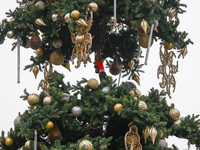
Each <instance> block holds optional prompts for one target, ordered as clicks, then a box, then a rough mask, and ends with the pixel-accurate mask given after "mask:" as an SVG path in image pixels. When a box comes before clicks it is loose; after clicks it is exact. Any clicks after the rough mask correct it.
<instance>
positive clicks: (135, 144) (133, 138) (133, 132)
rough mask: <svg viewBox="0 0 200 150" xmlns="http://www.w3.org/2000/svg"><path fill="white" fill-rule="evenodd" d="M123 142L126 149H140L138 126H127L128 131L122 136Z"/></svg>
mask: <svg viewBox="0 0 200 150" xmlns="http://www.w3.org/2000/svg"><path fill="white" fill-rule="evenodd" d="M124 143H125V148H126V150H142V145H141V144H140V135H139V134H138V128H137V127H136V126H135V125H131V126H130V127H129V131H128V132H127V133H126V134H125V137H124Z"/></svg>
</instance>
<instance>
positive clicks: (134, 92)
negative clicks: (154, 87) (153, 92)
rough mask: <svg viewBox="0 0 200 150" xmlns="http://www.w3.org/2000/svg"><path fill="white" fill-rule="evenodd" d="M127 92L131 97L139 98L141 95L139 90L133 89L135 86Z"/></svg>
mask: <svg viewBox="0 0 200 150" xmlns="http://www.w3.org/2000/svg"><path fill="white" fill-rule="evenodd" d="M129 94H130V95H131V96H132V97H138V98H141V96H142V94H141V92H140V90H138V89H135V88H133V89H132V90H131V91H130V92H129Z"/></svg>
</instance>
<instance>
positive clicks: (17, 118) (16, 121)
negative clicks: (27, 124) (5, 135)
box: [14, 116, 20, 126]
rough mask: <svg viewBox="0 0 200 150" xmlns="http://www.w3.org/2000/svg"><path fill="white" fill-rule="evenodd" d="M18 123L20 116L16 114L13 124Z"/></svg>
mask: <svg viewBox="0 0 200 150" xmlns="http://www.w3.org/2000/svg"><path fill="white" fill-rule="evenodd" d="M18 124H20V116H17V117H16V118H15V120H14V125H15V126H16V125H18Z"/></svg>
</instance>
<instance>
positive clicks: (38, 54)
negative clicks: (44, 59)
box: [37, 48, 44, 56]
mask: <svg viewBox="0 0 200 150" xmlns="http://www.w3.org/2000/svg"><path fill="white" fill-rule="evenodd" d="M43 53H44V52H43V50H42V49H41V48H39V49H38V50H37V56H42V55H43Z"/></svg>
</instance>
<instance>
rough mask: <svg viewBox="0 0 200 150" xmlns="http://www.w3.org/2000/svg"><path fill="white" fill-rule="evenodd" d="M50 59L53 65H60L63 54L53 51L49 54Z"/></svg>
mask: <svg viewBox="0 0 200 150" xmlns="http://www.w3.org/2000/svg"><path fill="white" fill-rule="evenodd" d="M50 61H51V63H52V64H54V65H61V64H62V63H63V62H64V56H63V54H62V53H60V52H57V51H54V52H52V53H51V55H50Z"/></svg>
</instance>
